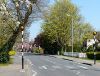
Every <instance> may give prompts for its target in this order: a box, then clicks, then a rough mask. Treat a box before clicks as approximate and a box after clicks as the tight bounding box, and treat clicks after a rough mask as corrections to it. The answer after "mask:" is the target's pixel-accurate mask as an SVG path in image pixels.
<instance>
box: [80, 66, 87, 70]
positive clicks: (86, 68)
mask: <svg viewBox="0 0 100 76" xmlns="http://www.w3.org/2000/svg"><path fill="white" fill-rule="evenodd" d="M79 67H81V68H83V69H88V68H87V67H84V66H79Z"/></svg>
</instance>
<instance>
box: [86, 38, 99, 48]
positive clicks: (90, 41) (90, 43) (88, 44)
mask: <svg viewBox="0 0 100 76" xmlns="http://www.w3.org/2000/svg"><path fill="white" fill-rule="evenodd" d="M95 42H98V40H97V39H96V40H95V41H94V39H87V48H88V47H89V46H91V45H93V44H94V43H95Z"/></svg>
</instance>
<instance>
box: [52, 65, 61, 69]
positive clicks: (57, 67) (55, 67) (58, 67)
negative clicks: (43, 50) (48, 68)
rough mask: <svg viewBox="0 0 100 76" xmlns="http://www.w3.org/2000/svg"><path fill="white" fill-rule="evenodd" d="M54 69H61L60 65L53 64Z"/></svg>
mask: <svg viewBox="0 0 100 76" xmlns="http://www.w3.org/2000/svg"><path fill="white" fill-rule="evenodd" d="M52 67H53V68H54V69H61V67H60V66H52Z"/></svg>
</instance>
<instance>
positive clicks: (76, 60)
mask: <svg viewBox="0 0 100 76" xmlns="http://www.w3.org/2000/svg"><path fill="white" fill-rule="evenodd" d="M53 56H54V57H57V58H62V59H65V60H69V61H74V62H78V63H81V64H86V65H90V66H94V67H99V68H100V62H98V61H96V64H94V60H87V59H85V58H75V57H68V56H63V55H53Z"/></svg>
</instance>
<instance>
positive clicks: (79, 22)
mask: <svg viewBox="0 0 100 76" xmlns="http://www.w3.org/2000/svg"><path fill="white" fill-rule="evenodd" d="M72 23H73V29H74V44H77V43H78V42H80V41H81V43H82V40H80V38H79V37H81V39H83V36H84V35H85V34H88V33H89V31H90V32H91V31H92V27H91V26H90V25H89V24H87V23H84V22H83V19H82V16H81V15H80V14H79V11H78V8H77V7H76V6H75V5H74V4H73V3H72V2H71V1H70V0H56V2H55V4H54V5H53V6H52V7H50V10H49V12H46V15H45V17H44V24H43V26H42V29H43V32H44V33H45V34H46V35H47V36H48V38H49V39H50V40H51V41H52V42H55V41H56V42H57V43H58V44H59V45H60V47H62V49H63V50H66V49H68V48H67V47H68V46H69V45H71V39H72V37H71V35H72V33H71V31H72ZM80 31H81V32H80ZM89 35H90V33H89ZM89 35H88V36H89Z"/></svg>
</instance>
